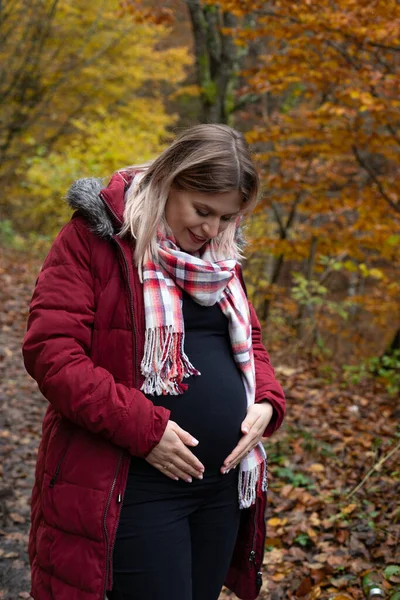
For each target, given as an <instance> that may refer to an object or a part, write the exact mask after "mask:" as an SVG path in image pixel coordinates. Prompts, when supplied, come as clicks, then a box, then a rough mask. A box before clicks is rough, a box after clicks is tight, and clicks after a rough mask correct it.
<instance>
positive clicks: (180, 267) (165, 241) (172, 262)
mask: <svg viewBox="0 0 400 600" xmlns="http://www.w3.org/2000/svg"><path fill="white" fill-rule="evenodd" d="M158 246H159V263H154V262H153V261H152V260H150V259H147V261H146V262H145V263H144V265H143V290H144V305H145V320H146V335H145V348H144V355H143V359H142V363H141V372H142V375H143V376H144V378H145V381H144V383H143V386H142V388H141V389H142V391H143V392H144V393H146V394H150V395H157V396H160V395H163V394H172V395H178V394H183V393H184V391H185V390H186V389H187V384H185V383H183V380H184V379H185V378H187V377H189V376H190V375H200V373H199V371H198V370H197V369H196V367H195V366H193V365H192V363H191V362H190V360H189V358H188V356H186V354H185V351H184V339H185V327H184V322H183V315H182V290H184V291H185V292H187V293H188V294H189V295H190V296H191V297H192V298H193V299H194V300H195V301H196V302H198V303H199V304H201V305H202V306H213V305H214V304H215V303H218V304H219V306H220V308H221V310H222V312H223V313H224V315H225V316H226V317H227V318H228V321H229V335H230V340H231V345H232V351H233V356H234V359H235V362H236V364H237V366H238V368H239V370H240V371H241V374H242V380H243V384H244V388H245V391H246V397H247V406H250V405H251V404H253V403H254V397H255V370H254V357H253V348H252V337H251V324H250V311H249V305H248V301H247V297H246V294H245V292H244V290H243V286H242V284H241V282H240V281H239V279H238V277H237V275H236V271H235V266H236V260H234V259H228V260H222V261H221V260H220V261H216V260H214V256H215V252H214V245H213V242H210V243H209V244H207V245H206V247H205V249H204V250H203V252H202V255H201V257H200V256H195V255H191V254H187V253H186V252H183V251H182V250H180V249H179V248H178V247H177V246H176V244H175V240H174V238H172V237H164V236H161V235H159V236H158ZM258 487H259V488H260V489H262V490H263V491H265V489H266V487H267V474H266V456H265V451H264V447H263V446H262V444H261V443H260V444H258V446H257V447H256V448H254V450H252V451H251V452H250V453H249V454H248V455H247V456H246V457H245V458H244V459H243V460H242V461H241V463H240V470H239V504H240V507H241V508H248V507H249V506H251V505H252V504H254V502H255V500H256V494H257V488H258Z"/></svg>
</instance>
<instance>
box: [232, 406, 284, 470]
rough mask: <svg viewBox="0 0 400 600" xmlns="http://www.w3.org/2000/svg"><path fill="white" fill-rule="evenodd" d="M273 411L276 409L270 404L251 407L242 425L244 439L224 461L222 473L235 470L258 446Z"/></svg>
mask: <svg viewBox="0 0 400 600" xmlns="http://www.w3.org/2000/svg"><path fill="white" fill-rule="evenodd" d="M273 411H274V409H273V408H272V405H271V404H270V403H269V402H259V403H257V404H252V405H251V406H249V408H248V409H247V415H246V418H245V420H244V421H243V423H242V425H241V430H242V433H243V437H242V438H241V440H240V442H239V443H238V445H237V446H236V447H235V448H234V449H233V450H232V452H231V453H230V455H229V456H228V457H227V458H226V459H225V460H224V464H223V465H222V467H221V473H227V472H228V471H230V470H231V469H234V468H235V467H236V466H237V465H238V464H239V463H240V461H241V460H242V458H244V457H245V456H246V455H247V454H248V453H249V452H250V450H253V448H255V447H256V446H257V444H258V443H259V442H260V440H261V438H262V435H263V433H264V431H265V428H266V427H267V426H268V423H269V422H270V420H271V418H272V414H273Z"/></svg>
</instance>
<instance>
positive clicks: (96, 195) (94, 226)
mask: <svg viewBox="0 0 400 600" xmlns="http://www.w3.org/2000/svg"><path fill="white" fill-rule="evenodd" d="M131 180H132V178H131V177H129V176H127V175H126V174H125V173H124V174H122V173H115V174H114V175H113V176H112V178H111V180H110V182H109V184H108V185H107V186H106V187H105V186H104V180H103V179H100V178H95V177H90V178H86V179H78V180H77V181H75V182H74V183H73V184H72V185H71V187H70V188H69V190H68V193H67V196H66V200H67V203H68V204H69V205H70V207H71V208H73V209H74V210H77V211H79V213H80V214H81V215H82V216H83V217H84V218H85V219H86V220H87V222H88V223H89V226H90V229H91V230H92V231H93V232H94V233H96V234H97V235H98V236H100V237H102V238H105V239H110V238H111V237H112V236H113V235H115V234H116V233H118V231H119V230H120V229H121V226H122V223H123V215H124V207H125V192H126V190H127V189H128V187H129V185H130V182H131Z"/></svg>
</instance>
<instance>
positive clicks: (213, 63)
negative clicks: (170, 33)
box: [188, 0, 239, 124]
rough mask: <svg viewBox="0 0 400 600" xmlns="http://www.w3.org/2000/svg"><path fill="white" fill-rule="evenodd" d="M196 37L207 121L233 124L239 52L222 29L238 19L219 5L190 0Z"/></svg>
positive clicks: (201, 88)
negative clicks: (203, 4)
mask: <svg viewBox="0 0 400 600" xmlns="http://www.w3.org/2000/svg"><path fill="white" fill-rule="evenodd" d="M188 8H189V14H190V19H191V23H192V30H193V36H194V45H195V55H196V70H197V82H198V85H199V87H200V90H201V104H202V114H201V121H202V122H204V123H226V124H228V123H230V121H231V115H232V112H233V110H234V102H233V91H234V87H235V83H236V71H237V67H238V61H239V59H238V52H237V47H236V45H235V43H234V40H233V37H232V36H231V35H225V34H223V33H222V32H221V28H233V27H235V26H236V25H237V19H236V17H235V16H234V15H232V14H230V13H228V12H221V11H220V9H219V8H218V7H217V6H202V4H201V1H200V0H190V1H188Z"/></svg>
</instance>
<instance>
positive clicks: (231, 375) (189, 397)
mask: <svg viewBox="0 0 400 600" xmlns="http://www.w3.org/2000/svg"><path fill="white" fill-rule="evenodd" d="M189 342H190V340H189ZM203 347H204V346H203ZM206 347H207V352H206V353H205V352H199V350H198V345H197V348H196V347H191V345H190V343H189V344H187V345H186V352H187V354H188V356H189V357H190V359H191V361H192V363H193V364H194V365H195V367H196V368H197V369H198V370H199V371H200V372H201V375H200V376H197V377H190V378H188V379H187V380H186V382H185V383H188V389H187V391H186V392H185V393H184V394H182V395H180V396H161V397H160V396H159V397H154V398H153V397H152V398H151V400H152V401H153V402H154V404H156V405H159V406H164V407H165V408H168V409H169V410H170V411H171V417H170V419H171V420H172V421H175V422H176V423H178V425H179V426H180V427H182V428H183V429H185V430H186V431H188V432H189V433H190V434H191V435H193V436H194V437H195V438H196V439H198V440H199V444H198V446H196V447H195V448H190V449H191V451H192V452H193V453H194V454H195V455H196V456H197V457H198V458H199V460H200V461H201V462H202V463H203V464H204V466H205V468H206V472H207V473H208V474H215V473H217V472H219V470H220V468H221V466H222V463H223V461H224V459H225V458H226V457H227V456H228V455H229V454H230V452H231V451H232V450H233V448H234V447H235V446H236V444H237V443H238V441H239V440H240V438H241V436H242V434H241V430H240V426H241V423H242V421H243V419H244V418H245V416H246V409H247V401H246V393H245V390H244V386H243V382H242V377H241V374H240V372H239V370H238V369H237V367H236V364H235V362H234V359H233V356H232V354H231V352H230V346H229V342H228V341H227V340H225V339H224V338H223V337H215V338H214V339H213V343H212V344H211V345H207V346H206Z"/></svg>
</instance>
